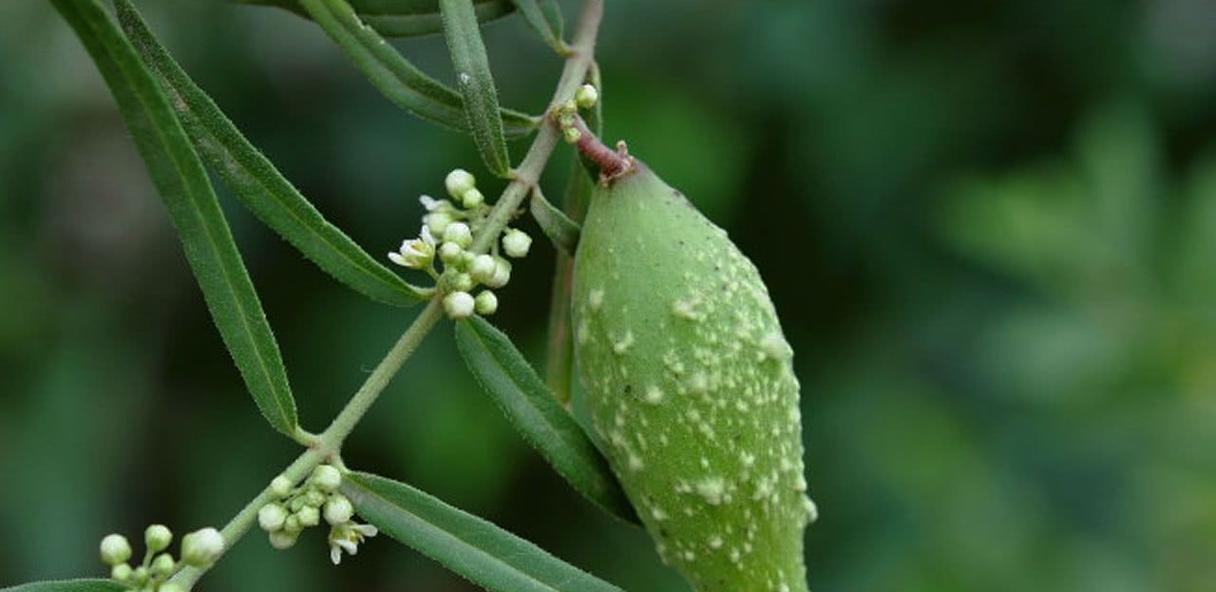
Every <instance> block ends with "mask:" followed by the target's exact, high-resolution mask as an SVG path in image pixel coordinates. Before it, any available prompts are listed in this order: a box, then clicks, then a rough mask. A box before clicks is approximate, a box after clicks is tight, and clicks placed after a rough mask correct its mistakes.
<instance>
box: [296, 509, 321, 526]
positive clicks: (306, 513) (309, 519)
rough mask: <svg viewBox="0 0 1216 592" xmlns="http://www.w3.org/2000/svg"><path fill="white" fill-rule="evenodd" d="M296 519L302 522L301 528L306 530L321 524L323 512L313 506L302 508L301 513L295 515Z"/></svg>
mask: <svg viewBox="0 0 1216 592" xmlns="http://www.w3.org/2000/svg"><path fill="white" fill-rule="evenodd" d="M295 517H296V519H297V520H299V521H300V526H303V527H305V528H307V527H310V526H316V525H318V524H320V523H321V511H320V510H318V509H316V508H313V507H311V506H309V507H304V508H300V511H299V512H296V513H295Z"/></svg>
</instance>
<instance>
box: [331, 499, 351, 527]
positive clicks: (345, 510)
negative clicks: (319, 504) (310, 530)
mask: <svg viewBox="0 0 1216 592" xmlns="http://www.w3.org/2000/svg"><path fill="white" fill-rule="evenodd" d="M354 515H355V507H354V506H352V505H351V504H350V500H348V499H346V496H343V495H332V496H330V497H329V501H327V502H325V521H326V522H328V523H330V525H332V526H338V525H341V524H346V523H347V522H350V519H351V517H352V516H354Z"/></svg>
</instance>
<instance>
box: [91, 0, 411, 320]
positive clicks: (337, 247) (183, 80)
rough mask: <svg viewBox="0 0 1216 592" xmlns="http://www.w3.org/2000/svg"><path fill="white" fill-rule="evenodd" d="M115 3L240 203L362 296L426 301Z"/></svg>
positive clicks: (130, 10) (122, 3) (125, 5)
mask: <svg viewBox="0 0 1216 592" xmlns="http://www.w3.org/2000/svg"><path fill="white" fill-rule="evenodd" d="M115 5H116V6H117V7H118V20H119V22H120V23H121V24H122V26H123V29H125V30H126V32H127V34H128V35H129V36H130V38H131V41H132V42H133V43H134V45H135V47H136V49H138V50H139V52H140V53H141V54H142V55H143V58H144V60H145V61H146V62H147V63H148V64H149V65H151V66H152V71H153V73H154V74H159V79H160V81H161V82H162V83H163V89H164V90H165V92H166V94H167V95H168V96H169V98H170V99H171V100H170V103H171V104H172V105H173V107H174V109H176V111H177V114H178V116H179V117H180V119H181V122H182V124H183V125H184V126H185V129H186V131H187V132H188V133H189V134H190V138H191V139H192V140H193V141H194V146H195V148H196V149H197V150H198V151H199V153H200V154H201V155H202V156H203V157H204V158H205V159H206V160H207V162H208V164H210V165H211V168H212V169H213V170H215V171H217V172H218V173H219V174H220V175H221V176H222V177H223V179H224V182H225V183H227V184H228V186H229V187H231V188H232V189H233V191H234V192H235V193H236V195H237V197H238V198H240V200H241V202H242V203H244V204H245V206H247V207H248V208H249V209H250V210H252V211H253V213H254V214H256V215H257V217H258V218H259V219H261V220H262V222H264V223H265V224H266V225H267V226H269V227H271V228H273V229H274V230H275V232H278V233H279V234H280V235H282V236H283V238H285V239H287V241H288V242H290V243H291V244H292V245H294V246H295V247H296V248H297V249H299V250H300V252H301V253H303V254H304V256H306V257H308V258H309V259H311V260H312V261H313V262H314V263H316V264H317V266H318V267H320V268H321V269H322V270H324V271H325V272H326V273H328V274H330V275H332V276H333V277H334V278H335V279H337V280H338V281H340V282H342V283H344V284H346V285H348V286H350V287H351V288H353V289H355V290H357V291H359V292H361V293H363V294H364V295H366V296H368V297H370V298H373V299H375V300H379V301H381V302H385V303H388V304H394V305H398V306H407V305H411V304H414V303H417V302H419V301H420V300H422V299H423V298H425V295H423V294H421V293H420V291H419V290H418V289H417V288H413V287H412V286H410V285H409V284H406V283H405V282H404V281H403V280H402V279H401V278H400V277H399V276H398V275H397V274H395V273H393V272H392V271H390V270H389V269H388V268H386V267H384V266H383V265H381V264H379V263H378V262H376V260H375V259H373V258H372V256H371V255H368V254H367V252H365V251H364V250H363V249H361V248H359V245H357V244H355V242H354V241H352V240H351V239H350V237H348V236H346V234H344V233H343V232H342V231H341V230H339V229H338V228H337V227H336V226H334V225H332V224H330V223H329V221H327V220H326V219H325V218H324V217H323V216H322V215H321V213H320V212H318V211H317V210H316V208H314V207H313V206H312V204H310V203H308V200H307V199H305V198H304V196H303V195H301V194H300V192H299V191H297V190H296V188H295V187H293V186H292V185H291V183H290V182H288V181H287V179H285V178H284V177H283V175H281V174H280V173H279V171H278V170H277V169H276V168H275V167H274V164H272V163H271V162H270V160H268V159H267V158H266V157H265V156H263V155H262V153H261V152H259V151H258V150H257V148H254V147H253V145H252V144H250V143H249V141H248V140H246V139H245V137H244V136H243V135H242V134H241V132H240V130H238V129H237V128H236V126H235V125H233V124H232V122H231V121H230V120H229V119H228V118H227V117H226V116H225V115H224V113H223V112H222V111H221V110H220V108H219V107H218V106H217V105H216V104H215V102H214V101H212V100H211V97H208V96H207V94H206V93H205V92H203V90H202V89H201V88H199V87H198V86H197V85H196V84H195V83H194V81H193V80H191V79H190V76H189V75H187V74H186V72H185V71H184V70H182V69H181V67H180V66H178V65H177V63H176V62H174V61H173V58H172V57H171V56H170V55H169V52H168V51H166V50H165V48H164V47H163V46H161V45H160V43H159V42H158V41H157V40H156V37H155V36H153V34H152V31H151V30H149V29H148V26H147V24H146V23H145V22H144V21H143V19H142V18H141V17H140V16H139V12H138V11H137V10H136V9H135V6H134V5H133V4H131V0H115Z"/></svg>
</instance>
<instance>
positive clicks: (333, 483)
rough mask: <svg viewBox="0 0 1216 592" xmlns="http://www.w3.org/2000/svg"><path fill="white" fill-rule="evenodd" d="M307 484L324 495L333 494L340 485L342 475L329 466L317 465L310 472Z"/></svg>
mask: <svg viewBox="0 0 1216 592" xmlns="http://www.w3.org/2000/svg"><path fill="white" fill-rule="evenodd" d="M309 482H311V483H312V484H313V485H316V486H317V489H320V490H321V491H324V492H325V493H333V492H335V491H337V490H338V487H339V486H340V485H342V473H340V472H338V469H336V468H334V467H332V466H330V465H317V468H315V469H313V470H312V477H311V478H310V479H309Z"/></svg>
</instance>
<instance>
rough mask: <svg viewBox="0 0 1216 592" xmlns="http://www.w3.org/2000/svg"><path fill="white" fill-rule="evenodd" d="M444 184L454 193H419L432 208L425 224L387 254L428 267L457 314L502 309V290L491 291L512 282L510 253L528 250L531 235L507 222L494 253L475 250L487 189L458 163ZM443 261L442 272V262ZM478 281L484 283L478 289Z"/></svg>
mask: <svg viewBox="0 0 1216 592" xmlns="http://www.w3.org/2000/svg"><path fill="white" fill-rule="evenodd" d="M444 188H445V189H446V190H447V193H448V195H449V196H450V198H451V199H435V198H433V197H430V196H427V195H424V196H422V197H421V198H420V201H421V202H422V205H423V207H425V208H426V210H427V213H426V215H425V216H423V217H422V230H421V231H420V232H419V235H418V237H417V238H413V239H409V240H406V241H404V242H402V243H401V248H400V249H398V250H397V251H394V252H392V253H389V254H388V258H389V260H391V261H392V262H393V263H396V264H397V265H401V266H403V267H408V268H410V269H418V270H425V271H426V272H427V273H429V274H431V276H432V277H434V278H435V279H436V281H437V282H438V283H439V286H440V288H441V289H442V290H443V291H444V292H445V293H446V296H444V299H443V309H444V311H445V312H446V313H447V315H448V316H449V317H451V318H453V319H461V318H465V317H468V316H470V315H472V314H473V313H477V314H479V315H491V314H494V312H495V311H497V310H498V296H497V295H496V294H495V293H494V292H493V291H492V290H495V289H499V288H502V287H504V286H506V285H507V282H508V281H510V279H511V262H510V261H508V260H507V258H506V257H511V258H515V259H520V258H523V257H525V256H527V254H528V251H529V249H530V248H531V246H532V237H530V236H528V235H527V233H525V232H523V231H521V230H518V229H515V228H508V229H507V231H506V232H505V233H504V234H503V236H502V240H501V252H502V253H503V254H505V255H506V257H503V256H501V255H499V252H500V249H499V245H498V244H495V245H494V246H493V248H492V250H491V253H489V254H486V253H476V252H474V251H473V250H472V246H473V242H474V239H475V237H476V236H477V235H478V233H479V232H481V231H482V230H483V228H484V227H485V224H486V217H487V215H488V214H489V213H490V209H491V208H490V206H489V204H487V203H486V198H485V195H483V194H482V193H481V191H480V190H478V189H477V180H476V179H475V178H474V177H473V175H472V174H471V173H469V172H468V171H465V170H463V169H455V170H453V171H452V172H450V173H448V175H447V177H446V178H445V179H444ZM436 259H438V263H441V264H442V272H441V271H440V270H439V268H438V267H437V262H436ZM478 286H484V287H485V289H482V290H481V291H479V292H478V293H477V295H476V296H474V295H473V291H474V290H475V289H476V288H477V287H478Z"/></svg>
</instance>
